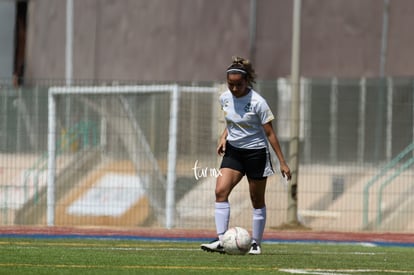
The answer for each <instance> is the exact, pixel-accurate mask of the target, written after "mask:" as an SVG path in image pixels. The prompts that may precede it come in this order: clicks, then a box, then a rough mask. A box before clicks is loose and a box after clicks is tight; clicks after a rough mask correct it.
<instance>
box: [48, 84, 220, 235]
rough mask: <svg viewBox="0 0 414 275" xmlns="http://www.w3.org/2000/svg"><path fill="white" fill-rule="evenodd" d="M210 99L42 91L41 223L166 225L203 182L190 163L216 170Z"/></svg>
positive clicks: (201, 92) (136, 89)
mask: <svg viewBox="0 0 414 275" xmlns="http://www.w3.org/2000/svg"><path fill="white" fill-rule="evenodd" d="M218 96H219V88H218V87H217V86H210V87H209V86H206V87H199V86H197V87H195V86H194V87H193V86H180V85H136V86H101V87H99V86H96V87H52V88H50V89H49V95H48V97H49V99H48V128H49V129H48V160H47V162H48V170H47V196H46V200H47V204H46V205H47V211H46V213H47V214H46V216H47V217H46V221H47V224H48V225H65V224H67V223H69V225H117V226H119V225H131V226H133V225H140V224H146V223H147V224H149V223H151V224H154V223H155V224H159V225H160V226H166V227H167V228H170V227H173V226H174V225H175V220H176V214H177V201H178V199H180V198H181V197H183V196H185V194H186V193H187V192H188V191H189V190H190V189H191V188H192V187H194V180H193V179H194V177H203V176H205V175H203V174H202V172H200V171H197V169H194V167H195V165H197V163H198V162H202V165H203V167H210V168H214V167H217V157H216V156H215V154H214V150H215V146H216V143H217V136H218V132H219V131H221V129H222V127H223V126H222V125H219V119H218V111H219V110H218V103H217V98H218ZM214 171H215V170H214V169H213V170H211V169H210V170H209V171H208V173H211V174H212V173H213V172H214ZM197 173H199V175H197ZM177 181H180V185H177ZM212 190H214V189H211V190H210V192H212Z"/></svg>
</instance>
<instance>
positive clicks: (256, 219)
mask: <svg viewBox="0 0 414 275" xmlns="http://www.w3.org/2000/svg"><path fill="white" fill-rule="evenodd" d="M265 225H266V206H265V207H263V208H259V209H253V230H252V239H253V241H255V242H256V243H257V244H260V242H261V241H262V238H263V232H264V229H265Z"/></svg>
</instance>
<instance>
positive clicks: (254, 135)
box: [220, 89, 274, 149]
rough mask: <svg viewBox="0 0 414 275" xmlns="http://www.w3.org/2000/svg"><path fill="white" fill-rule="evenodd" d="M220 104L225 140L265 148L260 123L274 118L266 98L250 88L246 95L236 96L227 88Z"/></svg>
mask: <svg viewBox="0 0 414 275" xmlns="http://www.w3.org/2000/svg"><path fill="white" fill-rule="evenodd" d="M220 104H221V107H222V109H223V111H224V116H225V120H226V123H227V132H228V136H227V141H228V142H229V143H230V144H231V145H232V146H234V147H237V148H244V149H260V148H265V147H266V148H267V139H266V135H265V132H264V130H263V127H262V125H263V124H266V123H268V122H269V121H272V120H273V119H274V116H273V113H272V111H271V110H270V108H269V106H268V105H267V102H266V100H265V99H264V98H263V97H262V96H261V95H259V94H258V93H257V92H256V91H254V90H252V89H250V91H249V92H248V93H247V95H245V96H243V97H240V98H237V97H235V96H233V94H232V93H231V92H230V91H229V90H227V91H226V92H224V93H223V94H222V95H221V96H220Z"/></svg>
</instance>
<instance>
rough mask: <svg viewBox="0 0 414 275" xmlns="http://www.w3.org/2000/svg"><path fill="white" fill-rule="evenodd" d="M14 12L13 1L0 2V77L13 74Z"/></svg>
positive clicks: (8, 76) (9, 76)
mask: <svg viewBox="0 0 414 275" xmlns="http://www.w3.org/2000/svg"><path fill="white" fill-rule="evenodd" d="M15 12H16V11H15V6H14V3H13V2H9V1H7V2H0V78H11V77H12V75H13V56H14V48H13V46H14V27H15V21H14V17H15Z"/></svg>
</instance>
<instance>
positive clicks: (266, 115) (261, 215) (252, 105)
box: [201, 57, 291, 254]
mask: <svg viewBox="0 0 414 275" xmlns="http://www.w3.org/2000/svg"><path fill="white" fill-rule="evenodd" d="M226 73H227V86H228V90H227V91H226V92H224V93H223V94H222V95H221V96H220V104H221V107H222V109H223V111H224V115H225V120H226V128H225V129H224V131H223V134H222V135H221V138H220V140H219V144H218V146H217V153H218V154H219V155H222V156H223V159H222V163H221V166H220V172H221V175H220V176H219V177H217V182H216V189H215V195H216V202H215V222H216V231H217V235H218V239H216V240H214V241H212V242H211V243H207V244H202V245H201V249H203V250H205V251H209V252H220V253H224V249H223V246H222V237H223V235H224V233H225V232H226V231H227V229H228V224H229V218H230V204H229V201H228V198H229V195H230V193H231V191H232V190H233V188H234V187H235V186H236V185H237V184H238V183H239V182H240V180H241V179H242V177H243V176H244V175H246V177H247V180H248V182H249V191H250V199H251V202H252V205H253V228H252V245H251V248H250V251H249V254H261V248H260V242H261V241H262V237H263V231H264V228H265V224H266V204H265V190H266V180H267V177H268V176H270V175H272V174H274V171H273V168H272V165H271V162H270V154H269V146H268V143H270V145H271V146H272V148H273V150H274V151H275V153H276V156H277V158H278V159H279V163H280V171H281V173H282V176H283V177H287V179H288V180H290V179H291V174H290V169H289V167H288V165H287V164H286V161H285V158H284V156H283V153H282V150H281V149H280V144H279V141H278V138H277V136H276V134H275V132H274V130H273V127H272V120H273V119H274V116H273V113H272V111H271V110H270V108H269V106H268V104H267V102H266V100H265V99H264V98H263V97H262V96H260V95H259V94H258V93H257V92H256V91H254V90H253V88H252V84H253V83H254V82H255V77H256V74H255V71H254V69H253V67H252V65H251V63H250V62H249V61H248V60H246V59H243V58H241V57H234V58H233V62H232V64H231V65H230V67H228V69H227V71H226Z"/></svg>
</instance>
